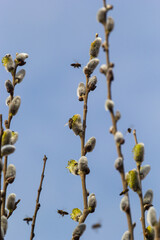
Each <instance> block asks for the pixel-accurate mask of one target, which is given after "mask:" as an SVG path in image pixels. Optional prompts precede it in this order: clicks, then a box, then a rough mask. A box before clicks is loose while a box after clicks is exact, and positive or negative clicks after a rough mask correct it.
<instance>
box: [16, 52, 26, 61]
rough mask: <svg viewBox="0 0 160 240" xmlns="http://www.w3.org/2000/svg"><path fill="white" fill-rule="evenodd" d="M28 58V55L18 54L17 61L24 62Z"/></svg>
mask: <svg viewBox="0 0 160 240" xmlns="http://www.w3.org/2000/svg"><path fill="white" fill-rule="evenodd" d="M26 58H28V54H27V53H16V60H17V61H19V62H24V61H25V59H26Z"/></svg>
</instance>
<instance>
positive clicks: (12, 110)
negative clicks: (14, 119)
mask: <svg viewBox="0 0 160 240" xmlns="http://www.w3.org/2000/svg"><path fill="white" fill-rule="evenodd" d="M20 104H21V98H20V97H19V96H16V97H14V99H13V100H12V102H11V103H10V104H9V114H10V115H11V116H15V115H16V113H17V112H18V109H19V107H20Z"/></svg>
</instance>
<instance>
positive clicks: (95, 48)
mask: <svg viewBox="0 0 160 240" xmlns="http://www.w3.org/2000/svg"><path fill="white" fill-rule="evenodd" d="M101 43H102V40H101V38H100V37H98V34H96V37H95V40H94V41H93V42H92V43H91V46H90V51H89V55H90V60H89V62H88V63H87V65H86V66H85V67H84V68H83V72H84V74H85V75H86V79H87V81H86V84H84V83H83V82H81V83H79V85H78V88H77V96H78V100H79V101H84V102H85V104H86V101H87V98H88V94H89V92H90V91H94V90H95V89H96V84H97V77H96V76H91V75H92V73H93V72H94V70H95V69H96V67H97V66H98V64H99V59H98V58H97V57H98V53H99V49H100V47H101ZM86 85H87V86H86ZM68 125H69V128H70V129H72V130H73V132H74V134H75V135H76V136H78V135H79V136H80V138H82V137H83V134H84V132H83V131H85V129H84V128H83V127H84V126H83V125H82V121H81V116H80V115H79V114H75V115H74V116H73V117H72V118H70V119H69V121H68ZM95 144H96V138H95V137H91V138H90V139H89V140H88V141H87V142H86V144H85V146H84V152H83V156H81V157H80V159H79V161H76V160H73V159H72V160H70V161H68V166H67V168H68V169H69V171H70V173H72V174H73V175H80V174H81V172H83V173H84V174H89V173H90V169H89V167H88V160H87V157H86V156H85V155H86V154H87V153H88V152H92V151H93V149H94V147H95ZM96 205H97V201H96V197H95V194H94V193H91V194H89V193H88V211H89V213H93V212H94V211H95V208H96ZM81 216H82V211H81V210H80V209H78V208H74V209H73V210H72V213H71V218H72V219H73V220H74V221H77V222H79V220H80V218H81ZM85 228H86V225H85V224H84V223H81V224H79V225H78V226H77V227H76V228H75V230H74V231H73V234H72V239H74V240H76V239H79V238H80V236H81V235H82V233H83V232H84V230H85Z"/></svg>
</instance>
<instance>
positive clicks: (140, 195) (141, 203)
mask: <svg viewBox="0 0 160 240" xmlns="http://www.w3.org/2000/svg"><path fill="white" fill-rule="evenodd" d="M133 136H134V140H135V144H138V140H137V135H136V130H135V129H134V130H133ZM140 167H141V166H140V165H139V164H137V172H138V179H139V184H140V192H139V193H138V196H139V200H140V206H141V224H142V230H143V237H144V240H145V239H146V237H145V232H146V231H145V230H146V225H145V210H144V204H143V194H142V182H141V176H140Z"/></svg>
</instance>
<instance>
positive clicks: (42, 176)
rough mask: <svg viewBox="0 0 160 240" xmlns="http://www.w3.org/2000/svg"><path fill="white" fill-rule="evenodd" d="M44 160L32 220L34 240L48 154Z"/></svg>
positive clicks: (31, 237) (31, 236)
mask: <svg viewBox="0 0 160 240" xmlns="http://www.w3.org/2000/svg"><path fill="white" fill-rule="evenodd" d="M43 161H44V164H43V170H42V174H41V181H40V185H39V188H38V194H37V199H36V207H35V211H34V215H33V220H32V226H31V235H30V240H32V239H33V238H34V236H35V233H34V228H35V222H36V217H37V212H38V210H39V208H40V203H39V199H40V194H41V190H42V183H43V179H44V171H45V166H46V161H47V157H46V155H44V158H43Z"/></svg>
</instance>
